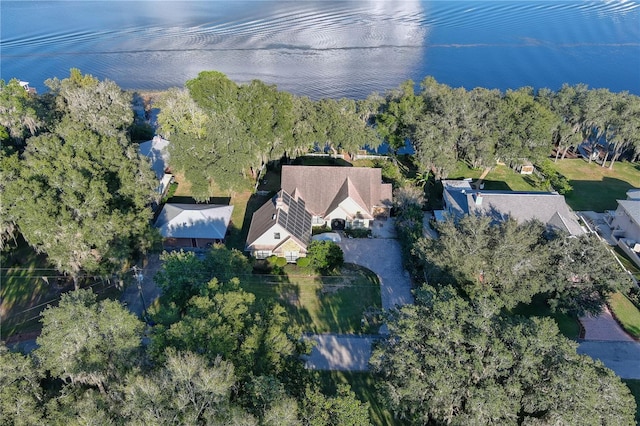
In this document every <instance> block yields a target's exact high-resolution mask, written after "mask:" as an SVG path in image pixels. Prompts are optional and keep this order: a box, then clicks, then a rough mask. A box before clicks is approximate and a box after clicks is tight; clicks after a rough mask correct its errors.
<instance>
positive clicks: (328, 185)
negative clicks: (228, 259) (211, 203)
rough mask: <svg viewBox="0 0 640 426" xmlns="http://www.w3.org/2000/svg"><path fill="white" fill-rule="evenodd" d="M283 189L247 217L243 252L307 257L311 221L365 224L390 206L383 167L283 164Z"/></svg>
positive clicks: (291, 258) (384, 213) (338, 225)
mask: <svg viewBox="0 0 640 426" xmlns="http://www.w3.org/2000/svg"><path fill="white" fill-rule="evenodd" d="M281 182H282V184H281V186H282V189H281V191H280V192H278V194H277V195H276V196H275V197H273V198H272V199H271V200H270V201H268V202H267V203H266V204H265V205H263V206H262V207H261V208H260V209H258V210H257V211H256V212H255V213H254V214H253V218H252V219H251V226H250V228H249V235H248V237H247V245H246V251H248V252H250V253H251V254H252V255H253V256H254V257H256V258H258V259H264V258H266V257H269V256H271V255H277V256H280V257H286V258H287V260H288V261H290V262H294V261H295V260H296V259H297V258H298V257H303V256H306V253H307V245H308V244H309V241H310V237H311V228H312V226H325V225H326V226H331V228H333V229H345V228H368V227H370V226H371V223H372V222H373V220H374V219H375V218H376V217H381V216H384V217H387V216H388V215H389V211H390V209H391V184H385V183H382V173H381V169H374V168H366V167H332V166H283V167H282V175H281Z"/></svg>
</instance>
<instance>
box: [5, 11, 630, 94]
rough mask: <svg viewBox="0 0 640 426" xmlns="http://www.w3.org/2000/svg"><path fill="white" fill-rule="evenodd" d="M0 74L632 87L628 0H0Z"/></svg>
mask: <svg viewBox="0 0 640 426" xmlns="http://www.w3.org/2000/svg"><path fill="white" fill-rule="evenodd" d="M0 16H1V22H0V24H1V25H0V29H1V33H0V55H1V56H0V61H1V62H0V77H1V78H2V79H4V80H5V81H8V80H9V79H10V78H13V77H16V78H19V79H22V80H26V81H29V82H30V83H31V86H34V87H36V88H37V89H38V90H39V91H41V92H42V91H44V90H46V87H45V85H44V80H45V79H47V78H50V77H58V78H64V77H67V76H68V75H69V69H70V68H72V67H75V68H80V69H81V70H82V72H84V73H89V74H92V75H94V76H96V77H98V78H100V79H104V78H108V79H111V80H114V81H115V82H116V83H118V84H119V85H120V86H121V87H122V88H125V89H141V90H161V89H166V88H168V87H172V86H183V85H184V82H185V81H186V80H188V79H190V78H193V77H195V76H196V75H197V74H198V72H200V71H202V70H219V71H222V72H224V73H225V74H227V75H228V76H229V77H230V78H231V79H233V80H235V81H237V82H246V81H250V80H252V79H260V80H263V81H265V82H268V83H272V84H276V85H278V87H279V88H280V89H283V90H287V91H290V92H292V93H295V94H298V95H307V96H310V97H311V98H314V99H318V98H322V97H332V98H338V97H351V98H363V97H366V96H367V95H368V94H369V93H371V92H374V91H377V92H381V93H382V92H384V91H385V90H387V89H391V88H394V87H396V86H397V85H398V84H399V83H401V82H402V81H404V80H407V79H413V80H414V81H416V82H420V81H421V80H422V79H423V78H424V77H425V76H426V75H433V76H434V77H435V78H436V79H437V80H438V81H439V82H443V83H446V84H449V85H451V86H456V87H457V86H464V87H466V88H473V87H476V86H483V87H489V88H498V89H501V90H506V89H508V88H517V87H521V86H532V87H534V88H540V87H548V88H551V89H554V90H557V89H558V88H559V87H560V86H561V84H562V83H564V82H567V83H570V84H576V83H586V84H588V85H589V86H590V87H606V88H609V89H611V90H612V91H623V90H627V91H629V92H632V93H634V94H637V95H640V3H639V2H634V1H606V2H588V1H568V2H566V1H562V2H559V1H408V0H405V1H401V2H397V1H354V2H344V1H296V2H288V1H195V2H174V1H155V2H152V1H133V2H132V1H108V2H107V1H60V2H53V1H20V2H15V1H14V2H12V1H5V0H3V1H2V2H0Z"/></svg>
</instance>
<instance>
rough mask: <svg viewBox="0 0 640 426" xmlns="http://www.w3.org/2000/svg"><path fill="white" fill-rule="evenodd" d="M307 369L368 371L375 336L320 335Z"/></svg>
mask: <svg viewBox="0 0 640 426" xmlns="http://www.w3.org/2000/svg"><path fill="white" fill-rule="evenodd" d="M309 338H310V339H312V340H315V341H316V346H315V347H314V348H313V350H312V351H311V355H309V356H308V357H306V360H305V367H306V368H308V369H312V370H341V371H368V370H369V358H371V345H372V343H373V342H374V340H375V337H374V336H354V335H338V334H320V335H314V336H309Z"/></svg>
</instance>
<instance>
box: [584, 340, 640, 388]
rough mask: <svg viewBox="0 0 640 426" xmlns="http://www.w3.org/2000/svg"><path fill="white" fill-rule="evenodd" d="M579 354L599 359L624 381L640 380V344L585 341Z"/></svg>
mask: <svg viewBox="0 0 640 426" xmlns="http://www.w3.org/2000/svg"><path fill="white" fill-rule="evenodd" d="M578 353H580V354H585V355H589V356H590V357H591V358H594V359H599V360H600V361H602V363H603V364H604V365H605V366H607V367H608V368H610V369H612V370H613V371H614V372H615V373H616V374H617V375H618V376H620V377H622V378H623V379H640V343H639V342H612V341H605V342H599V341H584V342H582V343H580V346H578Z"/></svg>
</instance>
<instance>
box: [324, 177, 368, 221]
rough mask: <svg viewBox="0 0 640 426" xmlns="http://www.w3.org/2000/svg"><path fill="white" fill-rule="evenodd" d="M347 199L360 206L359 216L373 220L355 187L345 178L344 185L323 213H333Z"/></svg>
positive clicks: (349, 179)
mask: <svg viewBox="0 0 640 426" xmlns="http://www.w3.org/2000/svg"><path fill="white" fill-rule="evenodd" d="M347 199H351V200H353V202H354V203H356V204H357V205H358V206H360V208H361V214H362V215H363V217H364V218H367V219H373V216H371V215H370V214H369V208H368V207H367V204H366V203H365V202H364V200H363V199H362V197H361V196H360V194H359V193H358V190H357V189H356V187H355V185H354V184H353V182H352V181H351V178H349V177H347V179H346V180H345V181H344V183H343V184H342V186H341V187H340V190H338V192H337V194H336V196H335V198H334V199H333V201H332V202H331V204H330V205H329V207H327V210H326V212H325V213H330V212H332V211H334V210H335V209H337V208H338V207H339V206H340V203H342V202H343V201H345V200H347Z"/></svg>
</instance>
